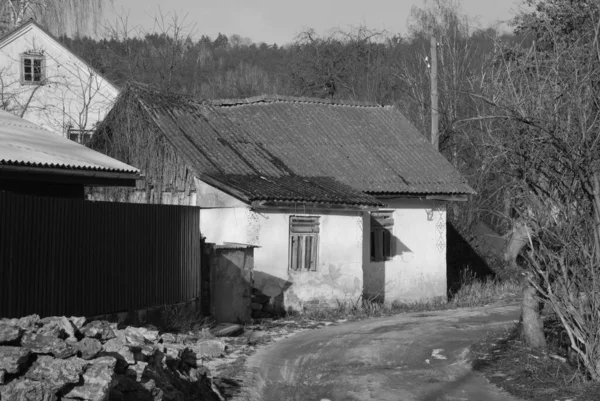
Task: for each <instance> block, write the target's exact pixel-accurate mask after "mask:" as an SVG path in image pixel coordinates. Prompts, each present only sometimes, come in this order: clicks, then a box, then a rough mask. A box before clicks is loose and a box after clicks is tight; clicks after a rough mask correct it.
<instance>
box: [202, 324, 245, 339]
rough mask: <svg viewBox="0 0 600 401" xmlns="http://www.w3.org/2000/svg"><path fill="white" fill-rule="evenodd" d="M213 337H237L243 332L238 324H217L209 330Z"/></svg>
mask: <svg viewBox="0 0 600 401" xmlns="http://www.w3.org/2000/svg"><path fill="white" fill-rule="evenodd" d="M210 332H211V334H212V335H214V336H215V337H237V336H239V335H240V334H242V333H243V332H244V328H243V327H242V326H240V325H239V324H227V323H224V324H219V325H217V326H216V327H215V328H213V329H211V330H210Z"/></svg>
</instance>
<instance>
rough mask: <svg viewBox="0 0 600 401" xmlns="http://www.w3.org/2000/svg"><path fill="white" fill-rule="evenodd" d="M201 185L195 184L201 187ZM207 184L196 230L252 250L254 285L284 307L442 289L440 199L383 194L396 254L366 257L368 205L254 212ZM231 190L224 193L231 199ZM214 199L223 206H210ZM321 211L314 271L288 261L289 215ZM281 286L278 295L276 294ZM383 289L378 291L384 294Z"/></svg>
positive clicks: (398, 297) (391, 298) (407, 298)
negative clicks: (296, 269) (363, 209)
mask: <svg viewBox="0 0 600 401" xmlns="http://www.w3.org/2000/svg"><path fill="white" fill-rule="evenodd" d="M205 185H206V184H199V188H200V187H202V186H205ZM214 191H217V192H219V191H218V190H216V189H214V188H212V187H205V188H201V189H199V194H200V193H204V194H205V195H208V196H204V197H202V196H200V195H199V196H198V201H199V206H202V201H201V199H205V200H206V203H207V204H209V205H211V207H210V208H206V209H202V212H201V229H202V233H203V235H204V236H206V237H207V240H208V241H209V242H215V243H217V244H222V243H223V242H239V243H244V244H252V245H256V246H259V248H256V249H255V250H254V252H255V253H254V256H255V259H254V263H255V264H254V287H255V288H258V289H259V290H261V291H262V292H263V293H265V294H266V295H269V296H270V297H277V296H280V297H281V298H282V299H281V302H282V303H283V306H284V307H285V308H289V307H291V308H293V309H296V310H302V308H304V307H306V306H310V305H311V304H313V303H315V302H327V303H331V302H335V301H338V300H340V301H341V300H357V299H358V298H359V297H360V296H361V295H362V294H363V289H364V292H365V294H366V295H368V296H379V297H380V298H383V299H384V301H385V302H388V303H393V302H412V301H418V300H425V299H431V298H434V297H445V296H446V208H445V204H444V203H443V202H437V201H430V200H419V199H395V200H389V199H386V200H385V202H386V203H388V204H389V205H390V207H389V208H386V209H387V210H393V218H394V228H393V236H394V241H395V247H394V249H395V255H394V256H393V258H391V260H388V261H385V262H372V261H371V260H370V254H371V253H370V229H371V225H370V224H371V223H370V215H369V212H332V211H327V210H314V211H311V210H301V212H302V213H298V212H297V211H290V210H282V211H277V212H275V211H269V212H266V211H265V212H254V211H251V210H250V208H249V207H248V206H247V205H245V204H244V203H242V202H240V201H238V200H235V199H234V198H232V197H229V195H227V194H223V193H220V194H216V195H215V193H214ZM228 197H229V198H228ZM216 199H219V201H218V202H217V203H221V202H222V204H223V205H227V206H224V207H214V206H215V200H216ZM293 215H305V216H320V234H319V235H320V238H319V259H318V269H317V270H318V271H317V272H293V271H289V268H288V257H289V253H288V252H289V219H290V216H293ZM282 293H283V295H281V294H282ZM381 295H383V297H381Z"/></svg>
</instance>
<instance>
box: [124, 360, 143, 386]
mask: <svg viewBox="0 0 600 401" xmlns="http://www.w3.org/2000/svg"><path fill="white" fill-rule="evenodd" d="M146 366H148V363H147V362H142V361H139V362H137V363H136V364H135V365H130V366H129V367H128V368H127V373H126V375H127V376H130V377H133V378H134V379H135V381H137V382H140V381H142V376H143V375H144V371H145V370H146Z"/></svg>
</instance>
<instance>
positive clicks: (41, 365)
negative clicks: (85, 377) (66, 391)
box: [25, 355, 86, 393]
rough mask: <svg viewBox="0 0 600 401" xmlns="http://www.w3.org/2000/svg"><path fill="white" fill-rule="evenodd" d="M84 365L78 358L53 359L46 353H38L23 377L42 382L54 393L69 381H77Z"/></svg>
mask: <svg viewBox="0 0 600 401" xmlns="http://www.w3.org/2000/svg"><path fill="white" fill-rule="evenodd" d="M85 366H86V362H85V361H84V360H83V359H79V358H70V359H55V358H52V357H51V356H48V355H40V356H39V357H38V358H37V360H36V361H35V362H34V363H33V365H32V366H31V367H30V368H29V370H28V371H27V373H26V374H25V377H26V378H27V379H30V380H34V381H38V382H42V383H43V384H44V387H45V388H48V389H50V390H51V391H52V392H53V393H56V392H58V391H60V390H62V389H63V388H64V387H65V386H66V385H67V384H69V383H72V384H75V383H78V382H79V377H80V375H81V374H82V373H83V370H84V368H85Z"/></svg>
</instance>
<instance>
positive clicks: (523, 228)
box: [504, 222, 546, 348]
mask: <svg viewBox="0 0 600 401" xmlns="http://www.w3.org/2000/svg"><path fill="white" fill-rule="evenodd" d="M530 235H531V230H530V229H529V227H527V225H526V224H524V223H521V222H517V223H514V225H513V229H512V234H511V236H510V238H509V241H508V243H507V244H506V248H505V250H504V261H505V262H506V264H507V265H508V266H509V267H511V268H512V269H514V270H516V269H518V268H519V266H518V265H517V256H519V253H521V250H522V249H523V248H524V247H525V245H526V244H527V243H528V242H529V237H530ZM529 277H530V274H526V275H525V279H524V280H523V300H522V301H521V319H520V321H519V335H520V337H521V339H522V340H523V341H524V342H525V344H527V345H528V346H530V347H532V348H543V347H546V339H545V337H544V325H543V323H542V319H541V317H540V305H539V301H538V300H537V298H536V294H537V291H536V289H535V288H534V287H533V286H532V285H531V283H530V282H529Z"/></svg>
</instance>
